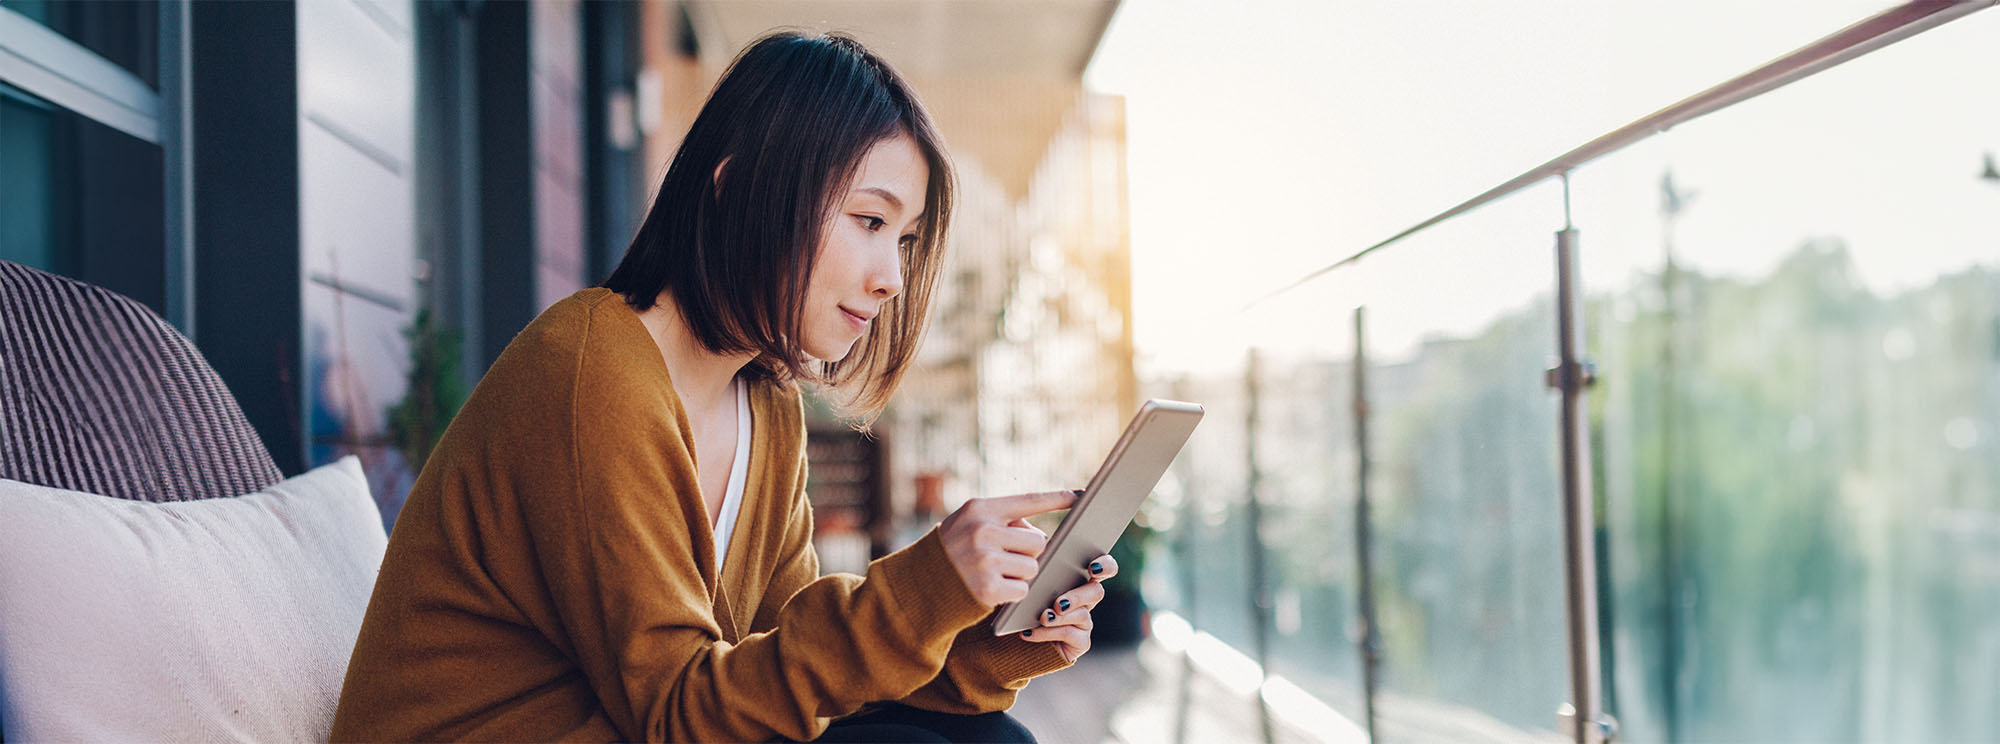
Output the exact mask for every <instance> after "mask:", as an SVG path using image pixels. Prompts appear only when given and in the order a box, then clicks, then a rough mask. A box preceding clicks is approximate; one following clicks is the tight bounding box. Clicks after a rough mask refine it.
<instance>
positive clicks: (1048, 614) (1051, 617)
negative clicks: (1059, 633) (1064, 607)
mask: <svg viewBox="0 0 2000 744" xmlns="http://www.w3.org/2000/svg"><path fill="white" fill-rule="evenodd" d="M1042 617H1044V618H1047V619H1048V621H1049V622H1052V623H1053V622H1055V621H1056V611H1055V610H1043V611H1042Z"/></svg>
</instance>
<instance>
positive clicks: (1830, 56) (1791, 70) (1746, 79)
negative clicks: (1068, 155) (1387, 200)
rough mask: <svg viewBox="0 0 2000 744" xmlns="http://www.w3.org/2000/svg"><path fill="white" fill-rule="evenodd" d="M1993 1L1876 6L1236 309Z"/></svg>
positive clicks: (1926, 0)
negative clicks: (1807, 41)
mask: <svg viewBox="0 0 2000 744" xmlns="http://www.w3.org/2000/svg"><path fill="white" fill-rule="evenodd" d="M1996 4H2000V0H1914V1H1913V2H1908V3H1904V4H1902V5H1898V6H1896V7H1893V8H1890V9H1888V10H1884V11H1882V12H1880V13H1876V14H1875V15H1872V16H1869V17H1867V18H1864V19H1862V20H1861V21H1859V22H1856V23H1854V24H1853V25H1850V26H1848V27H1846V28H1843V29H1841V30H1839V31H1835V32H1833V33H1832V34H1828V35H1827V36H1824V37H1822V38H1820V39H1819V40H1817V41H1814V42H1812V43H1810V44H1807V45H1805V46H1802V47H1799V48H1798V49H1796V50H1793V51H1792V52H1790V53H1787V54H1785V55H1784V56H1781V57H1779V58H1777V59H1774V60H1771V61H1770V62H1766V63H1764V64H1763V65H1760V66H1758V67H1757V68H1755V69H1752V70H1750V71H1749V72H1746V73H1743V74H1741V75H1738V76H1736V77H1734V78H1730V79H1729V80H1727V81H1725V82H1723V83H1722V84H1720V85H1716V86H1715V87H1712V88H1709V89H1707V90H1704V91H1702V92H1700V93H1696V94H1694V95H1692V96H1688V97H1687V98H1684V99H1682V100H1680V101H1679V102H1677V103H1675V104H1673V105H1671V106H1668V107H1666V108H1663V109H1660V110H1658V111H1655V112H1653V113H1651V114H1647V115H1646V116H1643V117H1640V118H1639V119H1638V120H1637V121H1634V122H1632V123H1630V124H1626V125H1625V126H1622V127H1619V128H1617V129H1614V130H1611V131H1610V132H1607V133H1605V134H1604V135H1603V136H1600V137H1598V138H1596V139H1593V140H1591V141H1589V142H1585V143H1583V144H1582V145H1579V146H1577V147H1576V148H1575V149H1573V150H1570V151H1569V152H1566V153H1563V154H1562V155H1559V156H1557V157H1556V158H1555V159H1553V160H1550V161H1548V162H1546V163H1543V164H1541V165H1538V166H1535V167H1534V168H1531V169H1529V170H1528V171H1527V172H1525V173H1522V174H1521V175H1518V176H1515V177H1513V178H1511V179H1508V180H1507V181H1506V182H1504V183H1501V184H1500V185H1498V186H1494V187H1493V188H1490V189H1487V190H1486V191H1484V192H1482V193H1480V194H1479V195H1478V196H1474V197H1472V198H1470V199H1467V200H1465V201H1463V202H1460V203H1459V204H1457V205H1456V206H1453V207H1452V208H1450V209H1446V210H1444V211H1443V212H1439V213H1437V214H1436V215H1433V216H1432V217H1430V218H1429V219H1426V220H1424V221H1422V222H1419V223H1417V224H1416V225H1413V226H1411V227H1410V228H1409V229H1406V230H1404V231H1402V232H1399V233H1396V234H1395V235H1391V236H1389V237H1388V238H1386V239H1384V240H1383V241H1381V242H1379V243H1376V244H1374V245H1371V246H1368V247H1367V248H1363V249H1361V250H1359V251H1356V252H1355V253H1354V254H1353V255H1350V256H1348V257H1346V258H1343V259H1340V260H1338V261H1335V262H1333V263H1331V264H1328V265H1326V266H1323V267H1321V268H1318V269H1315V270H1313V271H1311V272H1309V273H1307V274H1306V275H1305V276H1303V277H1300V278H1299V279H1298V280H1296V281H1293V282H1292V283H1290V284H1287V285H1285V286H1283V287H1279V288H1278V289H1275V290H1272V291H1271V292H1269V293H1266V294H1264V295H1263V296H1260V297H1258V298H1257V299H1255V300H1251V301H1250V303H1249V304H1247V305H1245V306H1244V309H1246V310H1247V309H1249V308H1251V307H1255V306H1257V305H1258V304H1259V303H1262V302H1264V301H1266V300H1269V299H1271V298H1273V297H1277V296H1278V295H1281V294H1284V293H1286V292H1289V291H1291V290H1293V289H1297V288H1298V287H1300V286H1302V285H1304V284H1306V283H1307V282H1310V281H1312V280H1314V279H1317V278H1319V277H1321V276H1324V275H1326V274H1327V272H1330V271H1333V270H1335V269H1338V268H1340V267H1342V266H1347V265H1350V264H1353V263H1355V262H1356V261H1359V260H1361V258H1362V257H1363V256H1366V255H1368V254H1370V253H1373V252H1375V251H1377V250H1380V249H1382V248H1385V247H1387V246H1389V245H1392V244H1394V243H1397V242H1399V241H1401V240H1403V239H1404V238H1408V237H1410V236H1412V235H1415V234H1417V233H1420V232H1423V231H1424V230H1428V229H1430V228H1432V227H1435V226H1437V225H1438V224H1439V223H1442V222H1444V221H1446V220H1449V219H1451V218H1453V217H1457V216H1459V215H1461V214H1465V213H1466V212H1470V211H1472V210H1474V209H1477V208H1479V207H1481V206H1484V205H1485V204H1487V203H1488V202H1492V201H1494V200H1497V199H1499V198H1501V197H1504V196H1507V195H1508V194H1512V193H1514V192H1516V191H1520V190H1522V189H1525V188H1527V187H1529V186H1533V185H1535V184H1537V183H1540V182H1542V181H1545V180H1548V179H1550V178H1554V177H1557V176H1561V175H1563V174H1565V173H1568V172H1570V171H1571V170H1574V169H1575V168H1576V167H1577V166H1580V165H1583V164H1584V163H1588V162H1590V161H1592V160H1596V159H1597V158H1600V157H1603V156H1605V155H1609V154H1611V153H1613V152H1617V151H1619V150H1622V149H1624V148H1626V147H1628V146H1631V145H1633V144H1636V143H1638V142H1640V141H1642V140H1644V139H1646V138H1648V137H1651V136H1653V135H1655V134H1659V133H1660V132H1664V131H1666V130H1668V129H1671V128H1673V127H1674V126H1676V125H1679V124H1681V123H1683V122H1687V121H1691V120H1693V119H1696V118H1699V117H1702V116H1706V115H1708V114H1711V113H1714V112H1716V111H1720V110H1722V109H1725V108H1728V107H1730V106H1733V105H1736V104H1738V103H1742V102H1743V101H1747V100H1750V99H1752V98H1756V97H1757V96H1760V95H1763V94H1765V93H1769V92H1771V91H1773V90H1776V89H1778V88H1782V87H1784V86H1786V85H1790V84H1791V83H1794V82H1797V81H1799V80H1801V79H1803V78H1806V77H1809V76H1811V75H1813V74H1814V73H1818V72H1820V71H1823V70H1826V69H1828V68H1831V67H1833V66H1835V65H1838V64H1840V63H1842V62H1846V61H1848V60H1850V59H1854V58H1855V57H1859V56H1861V55H1864V54H1867V53H1869V52H1872V51H1875V50H1876V49H1880V48H1882V47H1884V46H1888V45H1889V44H1893V43H1895V42H1898V41H1901V40H1903V39H1906V38H1909V37H1910V36H1912V35H1915V34H1917V33H1919V32H1922V31H1925V30H1928V29H1931V28H1934V27H1936V26H1939V25H1943V24H1944V23H1947V22H1950V21H1952V20H1955V19H1957V18H1960V17H1962V16H1965V15H1966V14H1969V13H1972V12H1974V11H1977V10H1982V9H1985V8H1988V7H1992V6H1993V5H1996Z"/></svg>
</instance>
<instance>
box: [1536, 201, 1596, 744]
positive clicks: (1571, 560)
mask: <svg viewBox="0 0 2000 744" xmlns="http://www.w3.org/2000/svg"><path fill="white" fill-rule="evenodd" d="M1564 195H1565V196H1564V203H1565V211H1567V203H1568V198H1567V195H1568V179H1567V178H1565V179H1564ZM1565 222H1567V220H1565ZM1577 243H1578V235H1577V231H1576V229H1575V228H1574V227H1571V226H1569V225H1567V224H1565V225H1564V226H1563V229H1562V231H1560V232H1558V233H1556V348H1557V353H1558V354H1559V355H1560V360H1561V361H1560V362H1559V363H1558V365H1557V366H1556V368H1555V369H1552V370H1549V374H1548V383H1549V385H1550V386H1551V387H1554V388H1556V389H1557V390H1559V391H1561V393H1562V414H1561V416H1562V418H1561V421H1560V425H1561V429H1562V481H1563V556H1564V568H1565V570H1564V572H1563V573H1564V580H1565V582H1564V583H1565V584H1566V585H1567V587H1568V590H1569V592H1568V593H1569V603H1568V615H1569V673H1570V708H1571V711H1572V712H1571V716H1570V719H1569V723H1570V726H1571V730H1570V731H1569V732H1567V733H1568V734H1569V735H1571V736H1573V737H1574V738H1575V741H1576V742H1577V744H1598V742H1602V741H1604V736H1603V729H1602V728H1600V725H1601V722H1602V721H1603V720H1605V719H1603V717H1602V716H1603V711H1602V710H1601V707H1600V704H1599V700H1598V677H1597V674H1598V660H1597V655H1598V646H1597V577H1596V573H1597V558H1596V552H1597V550H1596V541H1595V540H1594V536H1593V535H1592V527H1593V525H1594V524H1595V523H1596V520H1595V519H1594V517H1593V516H1592V511H1593V505H1592V503H1591V485H1590V472H1591V468H1590V450H1589V441H1590V439H1589V428H1590V422H1589V420H1588V419H1587V418H1586V416H1588V411H1587V409H1586V407H1585V399H1584V394H1585V388H1587V387H1588V386H1589V385H1590V383H1591V382H1592V370H1591V369H1590V367H1589V365H1588V364H1586V363H1584V362H1583V361H1582V360H1581V345H1582V343H1583V328H1582V326H1583V319H1582V307H1581V306H1582V302H1583V299H1582V297H1581V294H1580V293H1579V292H1578V291H1577V283H1578V281H1579V279H1578V277H1577V268H1576V266H1577V256H1576V249H1577Z"/></svg>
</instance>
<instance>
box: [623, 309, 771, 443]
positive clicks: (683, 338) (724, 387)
mask: <svg viewBox="0 0 2000 744" xmlns="http://www.w3.org/2000/svg"><path fill="white" fill-rule="evenodd" d="M639 322H640V323H642V324H644V325H645V326H646V331H647V332H648V333H650V334H652V336H653V343H654V344H656V345H658V346H659V347H660V357H661V358H662V359H663V360H665V361H666V363H667V372H668V373H669V374H671V375H672V376H673V380H674V392H675V394H677V395H679V396H680V398H681V407H682V408H683V409H686V410H687V412H688V416H689V418H690V419H692V420H704V419H706V418H708V416H709V415H710V414H713V413H714V412H715V411H716V410H718V408H719V407H720V406H721V405H723V404H725V403H732V402H733V401H732V400H731V399H730V398H729V397H728V395H729V383H730V382H731V381H732V380H734V379H736V373H737V372H738V371H740V370H742V369H743V365H745V364H749V363H750V360H752V359H755V358H757V355H756V354H755V353H751V352H746V353H740V354H717V353H715V352H713V351H709V350H708V349H707V348H705V347H703V346H702V345H701V340H700V339H697V338H695V335H694V331H693V330H691V329H689V328H688V324H687V318H686V316H683V315H682V314H681V312H680V305H678V304H676V303H675V302H674V298H673V296H672V295H669V294H667V293H665V292H661V293H660V296H659V299H657V300H655V301H654V303H653V306H652V307H650V308H647V309H645V310H641V311H639Z"/></svg>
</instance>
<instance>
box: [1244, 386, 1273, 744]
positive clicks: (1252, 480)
mask: <svg viewBox="0 0 2000 744" xmlns="http://www.w3.org/2000/svg"><path fill="white" fill-rule="evenodd" d="M1243 384H1244V392H1245V393H1246V394H1247V396H1248V399H1247V400H1246V402H1245V404H1244V406H1243V407H1244V414H1243V424H1244V432H1243V457H1244V464H1245V466H1246V470H1245V472H1246V474H1247V476H1246V480H1247V482H1246V483H1245V484H1244V486H1245V488H1244V491H1245V496H1246V497H1247V499H1246V500H1247V502H1248V503H1247V506H1248V507H1249V514H1247V515H1246V516H1247V517H1248V518H1247V519H1245V520H1244V521H1245V522H1247V523H1248V524H1247V525H1246V528H1245V529H1247V530H1248V534H1249V544H1248V549H1249V557H1250V641H1251V644H1252V645H1253V646H1254V650H1255V652H1256V654H1257V667H1258V668H1259V669H1262V670H1263V672H1264V677H1265V678H1266V679H1268V678H1269V677H1270V676H1271V653H1270V647H1271V640H1270V632H1269V626H1270V623H1269V622H1268V621H1267V619H1266V618H1265V613H1266V612H1267V611H1268V610H1269V609H1270V607H1271V587H1270V585H1269V583H1268V582H1266V581H1265V578H1264V507H1263V504H1262V503H1260V502H1259V500H1258V497H1257V490H1258V486H1259V485H1260V484H1261V483H1262V482H1263V480H1264V473H1263V471H1262V470H1260V469H1259V468H1258V467H1257V393H1258V390H1257V387H1258V386H1257V350H1256V349H1254V348H1253V349H1251V350H1250V355H1249V358H1248V359H1247V360H1246V361H1245V362H1244V368H1243ZM1263 691H1264V690H1263V687H1262V685H1259V686H1258V689H1257V693H1258V694H1257V696H1256V697H1257V724H1258V726H1259V727H1260V729H1261V731H1262V732H1263V735H1264V744H1271V742H1272V741H1274V740H1275V739H1274V737H1275V733H1274V732H1273V731H1272V730H1271V706H1269V705H1266V704H1264V695H1263Z"/></svg>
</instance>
